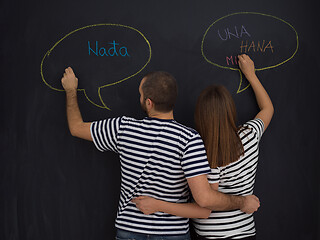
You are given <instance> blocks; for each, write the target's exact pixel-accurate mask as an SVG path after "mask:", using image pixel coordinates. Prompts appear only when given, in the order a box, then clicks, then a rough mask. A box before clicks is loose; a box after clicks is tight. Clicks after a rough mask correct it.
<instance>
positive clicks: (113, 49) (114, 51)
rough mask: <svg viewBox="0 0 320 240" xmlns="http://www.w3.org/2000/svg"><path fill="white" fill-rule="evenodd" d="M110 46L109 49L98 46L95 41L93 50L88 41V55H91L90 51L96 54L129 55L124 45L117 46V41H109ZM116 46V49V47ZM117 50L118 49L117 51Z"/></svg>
mask: <svg viewBox="0 0 320 240" xmlns="http://www.w3.org/2000/svg"><path fill="white" fill-rule="evenodd" d="M108 44H110V45H111V46H110V47H109V49H108V50H107V49H106V48H104V47H100V48H99V46H98V41H96V48H95V50H93V49H92V48H91V45H90V41H88V50H89V55H91V53H93V54H94V55H96V56H111V57H113V56H119V55H120V56H121V57H130V55H129V53H128V49H127V48H126V47H121V48H119V46H118V45H119V43H116V42H115V41H114V40H113V42H111V43H108ZM117 47H118V49H117ZM117 50H118V51H117Z"/></svg>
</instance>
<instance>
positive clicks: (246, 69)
mask: <svg viewBox="0 0 320 240" xmlns="http://www.w3.org/2000/svg"><path fill="white" fill-rule="evenodd" d="M238 63H239V67H240V69H241V71H242V73H243V74H244V75H245V76H246V78H247V79H248V80H249V81H250V79H251V77H252V76H255V74H256V73H255V69H254V62H253V61H252V60H251V58H250V57H249V56H248V55H246V54H241V55H238Z"/></svg>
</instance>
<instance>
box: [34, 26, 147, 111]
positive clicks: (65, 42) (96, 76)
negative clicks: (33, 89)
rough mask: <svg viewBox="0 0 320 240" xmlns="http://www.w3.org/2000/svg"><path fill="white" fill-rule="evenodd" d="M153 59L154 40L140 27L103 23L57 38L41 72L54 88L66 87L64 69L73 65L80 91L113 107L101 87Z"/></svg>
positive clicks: (131, 74)
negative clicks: (90, 94)
mask: <svg viewBox="0 0 320 240" xmlns="http://www.w3.org/2000/svg"><path fill="white" fill-rule="evenodd" d="M150 60H151V46H150V43H149V41H148V40H147V38H146V37H145V36H144V35H143V34H142V33H141V32H140V31H139V30H137V29H135V28H133V27H130V26H126V25H121V24H112V23H102V24H95V25H88V26H84V27H81V28H78V29H75V30H73V31H72V32H70V33H68V34H67V35H65V36H64V37H63V38H61V39H60V40H59V41H57V42H56V43H55V44H54V45H53V46H52V47H51V48H50V49H49V50H48V51H47V52H46V54H45V55H44V57H43V58H42V61H41V64H40V72H41V77H42V80H43V82H44V83H45V84H46V85H47V86H48V87H49V88H50V89H52V90H55V91H64V89H63V88H62V86H61V82H60V79H61V77H62V74H63V71H64V69H65V68H66V67H68V66H71V67H72V68H73V69H74V71H75V73H76V76H77V77H78V78H79V89H78V91H82V92H84V94H85V96H86V98H87V100H88V101H89V102H90V103H92V104H93V105H95V106H97V107H100V108H105V109H108V110H110V108H109V107H107V106H106V104H105V103H104V101H103V99H102V96H101V89H103V88H106V87H109V86H113V85H116V84H119V83H122V82H124V81H126V80H128V79H130V78H132V77H134V76H136V75H137V74H139V73H140V72H141V71H142V70H143V69H144V68H145V67H146V66H147V65H148V63H149V62H150ZM83 85H84V86H83ZM96 89H98V98H97V99H96V100H92V99H91V98H92V97H90V98H89V96H88V93H87V92H96ZM98 101H100V102H101V103H98Z"/></svg>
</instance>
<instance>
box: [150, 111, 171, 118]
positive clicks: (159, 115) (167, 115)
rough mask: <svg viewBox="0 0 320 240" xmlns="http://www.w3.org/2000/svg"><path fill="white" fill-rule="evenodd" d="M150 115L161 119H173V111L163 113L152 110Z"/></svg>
mask: <svg viewBox="0 0 320 240" xmlns="http://www.w3.org/2000/svg"><path fill="white" fill-rule="evenodd" d="M148 117H151V118H159V119H173V111H170V112H167V113H163V112H150V113H148Z"/></svg>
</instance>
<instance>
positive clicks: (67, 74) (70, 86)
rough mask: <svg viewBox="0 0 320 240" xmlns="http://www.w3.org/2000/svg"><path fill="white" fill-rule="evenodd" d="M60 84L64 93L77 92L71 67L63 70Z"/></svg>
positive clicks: (76, 82)
mask: <svg viewBox="0 0 320 240" xmlns="http://www.w3.org/2000/svg"><path fill="white" fill-rule="evenodd" d="M61 83H62V86H63V88H64V90H66V92H68V91H75V90H77V88H78V78H76V76H75V74H74V72H73V70H72V68H71V67H68V68H66V69H65V71H64V74H63V77H62V78H61Z"/></svg>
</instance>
